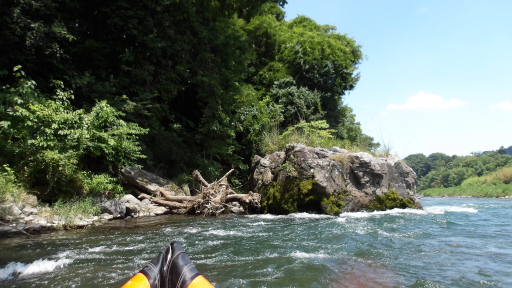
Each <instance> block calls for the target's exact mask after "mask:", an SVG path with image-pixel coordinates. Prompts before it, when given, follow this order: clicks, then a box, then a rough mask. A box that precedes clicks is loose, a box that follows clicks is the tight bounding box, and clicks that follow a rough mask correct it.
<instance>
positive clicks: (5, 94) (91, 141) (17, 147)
mask: <svg viewBox="0 0 512 288" xmlns="http://www.w3.org/2000/svg"><path fill="white" fill-rule="evenodd" d="M15 74H16V77H17V79H18V81H17V83H16V85H15V86H13V87H10V86H5V87H3V89H2V91H1V92H0V93H1V94H0V96H1V98H2V102H1V103H2V104H3V105H2V107H0V108H1V110H0V115H1V116H2V119H5V120H4V121H3V122H2V129H1V130H0V140H1V141H2V143H5V148H4V149H3V151H0V159H2V160H3V161H5V162H6V163H8V164H9V165H10V166H11V167H13V169H14V170H15V171H16V172H17V173H19V175H20V177H21V180H22V181H23V182H24V183H26V184H28V185H30V186H34V187H35V186H38V187H44V191H42V192H45V193H49V194H55V193H57V195H60V196H64V195H66V194H67V195H68V196H69V195H72V194H73V193H75V191H76V190H77V188H78V187H79V184H80V177H79V175H80V172H81V171H92V172H110V173H113V172H117V171H118V170H119V169H120V168H122V167H124V166H126V165H130V164H134V163H135V162H136V161H137V160H138V159H140V158H143V157H144V156H143V155H142V154H141V153H140V151H141V148H140V146H139V144H138V142H137V137H138V136H137V135H141V134H144V133H146V130H144V129H141V128H140V127H138V126H137V125H136V124H133V123H127V122H125V121H123V120H121V119H120V117H121V116H122V113H120V112H118V111H117V110H115V109H114V108H113V107H111V106H110V105H108V104H107V103H106V102H105V101H100V102H98V103H97V104H96V105H95V106H94V107H93V108H92V110H91V112H90V113H86V112H85V111H84V110H82V109H78V110H77V109H75V108H73V107H72V105H71V103H70V100H71V99H72V98H73V94H72V93H71V91H68V90H64V87H63V85H62V83H61V82H58V81H55V86H56V89H55V92H54V94H53V95H50V96H48V95H43V94H41V93H40V92H39V91H38V90H36V88H35V87H36V83H35V82H34V81H32V80H28V79H27V78H26V77H25V75H24V73H23V72H22V71H21V70H20V68H19V67H17V68H15Z"/></svg>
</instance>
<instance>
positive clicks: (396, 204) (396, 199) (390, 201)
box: [368, 190, 416, 211]
mask: <svg viewBox="0 0 512 288" xmlns="http://www.w3.org/2000/svg"><path fill="white" fill-rule="evenodd" d="M394 208H401V209H405V208H416V206H414V203H413V202H412V200H411V199H409V198H404V197H402V196H400V193H398V192H397V191H395V190H389V191H388V192H387V193H385V194H384V195H381V196H377V197H376V198H375V200H374V201H373V202H371V203H370V205H369V206H368V211H385V210H390V209H394Z"/></svg>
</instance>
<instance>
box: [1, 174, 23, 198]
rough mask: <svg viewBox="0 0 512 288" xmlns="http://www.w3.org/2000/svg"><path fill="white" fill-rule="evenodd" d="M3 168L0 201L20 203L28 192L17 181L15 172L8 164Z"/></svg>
mask: <svg viewBox="0 0 512 288" xmlns="http://www.w3.org/2000/svg"><path fill="white" fill-rule="evenodd" d="M3 170H4V171H2V172H0V203H6V202H14V203H20V202H21V200H22V199H23V197H25V195H27V192H26V191H25V189H23V187H21V185H20V184H19V183H18V181H16V177H15V176H14V172H13V171H12V170H11V169H10V168H9V166H8V165H4V166H3Z"/></svg>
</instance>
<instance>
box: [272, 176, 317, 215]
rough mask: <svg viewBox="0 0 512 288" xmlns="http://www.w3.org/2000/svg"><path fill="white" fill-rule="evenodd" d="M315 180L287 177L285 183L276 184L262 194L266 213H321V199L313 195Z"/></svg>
mask: <svg viewBox="0 0 512 288" xmlns="http://www.w3.org/2000/svg"><path fill="white" fill-rule="evenodd" d="M315 183H316V181H315V179H309V180H301V179H299V178H298V177H287V178H286V179H285V180H284V182H282V183H280V182H274V183H273V184H272V185H271V186H270V187H269V188H268V190H267V191H263V192H262V207H263V211H264V212H265V213H272V214H289V213H296V212H305V211H308V212H319V211H320V210H319V209H320V208H321V207H320V203H321V201H322V199H320V198H319V197H318V196H317V195H313V194H312V193H311V189H312V188H313V185H314V184H315Z"/></svg>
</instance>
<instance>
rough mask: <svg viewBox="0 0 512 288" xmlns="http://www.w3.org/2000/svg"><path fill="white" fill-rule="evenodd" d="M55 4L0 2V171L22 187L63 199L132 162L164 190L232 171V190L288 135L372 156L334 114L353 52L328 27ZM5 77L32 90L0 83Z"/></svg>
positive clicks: (274, 13) (172, 6)
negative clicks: (305, 133) (185, 177)
mask: <svg viewBox="0 0 512 288" xmlns="http://www.w3.org/2000/svg"><path fill="white" fill-rule="evenodd" d="M4 4H5V5H4ZM65 4H66V5H62V3H61V1H56V0H35V1H29V0H12V1H11V0H10V1H7V2H6V3H2V9H1V10H0V27H2V29H3V30H2V41H0V82H1V83H3V84H4V85H7V84H8V85H9V87H7V88H5V89H4V90H2V99H1V101H0V105H2V109H1V110H2V118H1V122H0V127H3V128H0V129H2V132H1V134H2V136H1V137H3V138H2V140H5V141H8V142H9V143H10V144H9V145H8V147H9V149H10V150H8V151H7V150H6V151H5V152H0V153H1V155H0V157H1V158H2V161H4V162H5V163H10V164H11V167H13V169H15V170H16V172H17V173H19V175H20V177H19V178H20V180H22V182H30V184H31V185H32V186H46V188H48V187H49V188H50V189H49V190H54V189H60V190H66V191H70V190H72V187H73V186H77V185H80V183H79V179H77V176H76V175H79V174H80V173H79V172H80V171H91V172H92V173H93V174H99V175H100V174H102V173H111V172H114V173H115V172H116V171H117V170H118V168H119V167H121V166H123V165H125V164H127V163H133V162H140V161H144V162H140V163H142V164H144V165H145V166H146V169H150V170H158V171H159V173H160V174H163V176H167V177H170V178H173V177H175V176H177V175H179V174H181V173H190V171H192V170H194V169H200V170H201V172H202V173H203V176H204V177H206V178H210V179H214V178H216V177H219V176H220V175H221V174H222V173H223V172H224V171H225V170H227V169H228V168H231V167H235V168H237V169H238V170H240V171H241V173H239V174H238V175H239V178H240V179H238V180H239V181H241V182H244V181H245V180H241V179H246V176H247V175H246V174H247V173H248V167H249V165H250V163H251V160H252V156H253V155H254V154H256V153H258V154H260V153H262V152H264V151H270V150H273V149H275V147H277V146H279V145H281V144H279V145H274V144H272V145H270V146H272V147H271V148H268V147H266V146H265V145H262V146H263V147H264V148H263V150H262V149H260V143H262V142H267V143H272V142H271V141H267V140H266V139H268V137H269V136H272V135H281V134H283V133H287V129H288V128H289V127H292V126H294V125H297V124H300V123H302V122H306V123H316V122H318V121H325V123H328V124H329V128H325V129H321V130H325V131H328V130H329V131H330V130H331V129H332V130H334V131H336V132H332V131H331V132H329V133H327V134H326V135H324V136H325V137H324V138H325V139H323V140H319V139H318V137H316V136H315V137H316V138H315V137H313V140H311V141H312V142H313V143H317V142H328V141H332V139H333V138H332V137H330V136H335V138H336V139H338V140H339V141H342V143H341V142H337V144H334V145H336V146H340V147H351V148H356V147H361V148H364V149H369V150H374V149H375V148H376V147H377V143H375V142H374V141H373V139H372V138H371V137H369V136H367V135H364V134H363V133H362V131H361V127H360V124H359V123H358V122H356V120H355V115H354V114H353V112H352V110H351V109H350V107H347V106H346V105H343V100H342V97H343V96H344V95H345V94H347V92H348V91H350V90H352V89H354V87H355V85H356V83H357V81H358V79H359V75H358V73H357V72H356V70H357V66H358V65H359V63H360V62H361V60H362V52H361V49H360V48H361V47H360V46H359V45H358V44H356V42H355V41H354V40H353V39H351V38H349V37H348V36H346V35H343V34H339V33H337V32H336V29H335V27H333V26H328V25H320V24H318V23H316V22H315V21H313V20H312V19H309V18H307V17H304V16H300V17H297V18H296V19H293V20H291V21H286V20H284V11H283V10H282V9H281V8H282V7H283V5H285V4H286V1H283V0H272V1H267V0H256V1H254V0H250V1H249V0H242V1H219V0H214V1H197V0H191V1H179V0H169V1H153V2H148V1H143V2H140V1H139V2H137V1H135V2H133V1H131V2H130V1H124V2H123V1H113V2H112V1H110V2H99V1H97V0H91V1H76V0H70V1H67V2H66V3H65ZM15 65H23V66H24V67H25V69H26V71H27V72H28V74H29V75H30V76H31V77H32V79H34V80H35V81H30V80H26V79H25V80H20V78H16V77H12V76H11V75H10V74H9V73H2V72H3V71H7V70H9V69H11V67H14V66H15ZM18 73H21V72H19V71H18ZM53 79H61V80H62V81H63V82H64V83H65V86H66V87H69V88H72V89H73V92H71V91H68V90H66V89H64V88H63V87H64V86H63V84H62V83H60V82H53V81H52V80H53ZM20 81H21V82H23V83H21V82H20ZM36 82H37V83H38V85H39V86H38V87H39V89H40V90H39V91H38V90H36V89H35V83H36ZM52 85H53V86H52ZM23 93H25V94H23ZM9 95H11V96H9ZM13 95H17V96H13ZM50 95H51V96H50ZM25 96H26V99H25V98H24V97H25ZM71 97H73V99H71ZM17 101H22V102H20V103H17ZM27 101H28V102H27ZM15 102H16V103H15ZM15 107H19V108H21V109H18V108H15ZM14 108H15V109H14ZM121 112H122V113H121ZM4 116H5V117H7V118H4ZM133 123H136V124H133ZM141 127H142V128H143V129H142V128H141ZM146 131H147V134H144V132H146ZM288 134H289V135H291V133H288ZM288 134H287V135H288ZM142 135H144V136H143V137H140V136H142ZM317 136H318V135H317ZM139 137H140V141H141V144H139V143H138V141H139ZM279 141H284V140H279ZM14 143H16V145H14ZM340 143H341V144H340ZM314 145H320V144H314ZM322 145H325V144H322ZM331 146H333V145H331ZM142 155H146V156H147V158H144V159H143V157H142ZM13 163H15V165H12V164H13ZM23 167H26V168H23ZM46 190H48V189H46Z"/></svg>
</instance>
